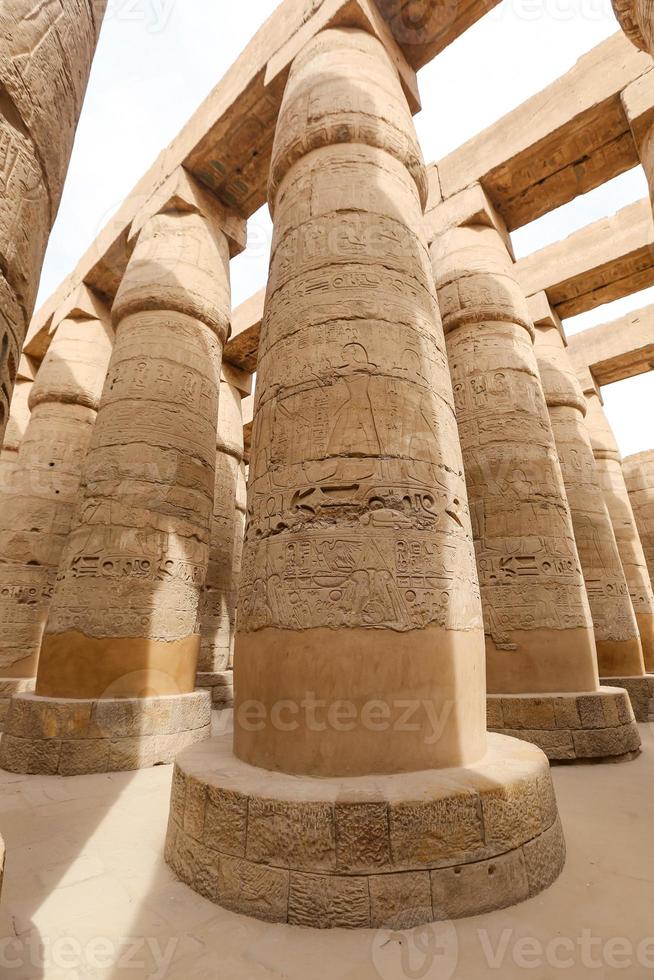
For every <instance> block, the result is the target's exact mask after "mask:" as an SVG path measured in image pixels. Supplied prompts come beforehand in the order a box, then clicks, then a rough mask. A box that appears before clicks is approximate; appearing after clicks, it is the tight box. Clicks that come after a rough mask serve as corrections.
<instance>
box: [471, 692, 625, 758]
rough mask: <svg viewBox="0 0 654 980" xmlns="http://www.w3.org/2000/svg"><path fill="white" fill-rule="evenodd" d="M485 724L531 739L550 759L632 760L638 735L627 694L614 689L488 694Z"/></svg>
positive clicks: (504, 733)
mask: <svg viewBox="0 0 654 980" xmlns="http://www.w3.org/2000/svg"><path fill="white" fill-rule="evenodd" d="M487 704H488V728H489V730H490V731H493V732H501V733H502V734H503V735H511V736H512V737H514V738H520V739H524V740H525V741H526V742H533V744H534V745H537V746H538V747H539V748H541V749H542V750H543V752H545V754H546V755H547V757H548V758H549V760H550V762H621V761H628V760H629V759H634V758H635V757H636V756H637V755H638V754H639V752H640V747H641V739H640V733H639V731H638V726H637V724H636V719H635V717H634V712H633V708H632V707H631V702H630V700H629V695H628V694H627V692H626V691H625V690H623V689H622V688H619V687H601V688H600V689H599V691H597V692H592V693H588V694H491V695H489V696H488V698H487Z"/></svg>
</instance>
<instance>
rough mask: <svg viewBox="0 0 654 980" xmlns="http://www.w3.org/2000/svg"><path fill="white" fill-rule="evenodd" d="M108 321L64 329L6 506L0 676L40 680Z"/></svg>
mask: <svg viewBox="0 0 654 980" xmlns="http://www.w3.org/2000/svg"><path fill="white" fill-rule="evenodd" d="M112 343H113V330H112V328H111V325H110V323H109V322H108V321H102V320H100V319H97V320H90V319H89V320H73V319H67V320H64V321H63V322H62V323H60V324H59V326H58V328H57V331H56V333H55V335H54V339H53V341H52V343H51V345H50V348H49V350H48V353H47V354H46V356H45V358H44V360H43V363H42V365H41V367H40V369H39V372H38V374H37V378H36V381H35V382H34V384H33V385H32V386H31V391H30V396H29V406H30V408H31V417H30V420H29V423H28V425H27V429H26V432H25V435H24V437H23V439H22V441H21V444H20V448H19V452H18V460H17V465H16V470H15V472H14V474H13V476H12V478H11V481H10V483H9V485H8V486H7V488H6V490H5V493H4V495H3V498H2V507H1V508H0V621H1V622H2V635H1V637H0V673H1V674H3V675H4V676H11V675H15V674H16V672H18V673H19V675H20V676H24V677H30V676H34V674H35V672H36V661H37V656H38V651H39V647H40V644H41V636H42V633H43V628H44V625H45V619H46V615H47V611H48V606H49V603H50V599H51V597H52V590H53V586H54V580H55V576H56V573H57V567H58V564H59V558H60V556H61V552H62V549H63V547H64V544H65V541H66V536H67V534H68V531H69V528H70V521H71V517H72V512H73V508H74V505H75V503H76V499H77V493H78V489H79V481H80V474H81V470H82V464H83V462H84V459H85V456H86V452H87V450H88V446H89V443H90V440H91V434H92V431H93V424H94V422H95V417H96V412H97V408H98V405H99V402H100V395H101V393H102V386H103V384H104V379H105V375H106V373H107V367H108V365H109V357H110V355H111V347H112Z"/></svg>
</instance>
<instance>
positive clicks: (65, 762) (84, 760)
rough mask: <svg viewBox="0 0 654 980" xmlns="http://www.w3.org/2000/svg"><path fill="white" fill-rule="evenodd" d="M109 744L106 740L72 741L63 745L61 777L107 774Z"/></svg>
mask: <svg viewBox="0 0 654 980" xmlns="http://www.w3.org/2000/svg"><path fill="white" fill-rule="evenodd" d="M108 765H109V742H107V740H106V739H104V738H87V739H72V740H71V741H63V742H62V743H61V755H60V757H59V769H58V773H59V775H60V776H83V775H86V774H87V773H92V772H107V768H108Z"/></svg>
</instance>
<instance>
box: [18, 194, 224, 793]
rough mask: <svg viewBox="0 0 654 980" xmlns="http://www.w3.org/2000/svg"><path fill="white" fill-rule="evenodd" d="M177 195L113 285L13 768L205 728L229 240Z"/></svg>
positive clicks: (86, 761) (197, 734) (74, 767)
mask: <svg viewBox="0 0 654 980" xmlns="http://www.w3.org/2000/svg"><path fill="white" fill-rule="evenodd" d="M179 207H180V204H179V201H178V199H177V197H175V198H174V200H173V201H172V203H171V204H170V205H169V206H168V207H164V208H163V210H162V212H161V213H157V214H154V215H153V216H151V217H148V218H147V220H145V223H144V224H143V227H142V228H141V229H140V231H138V232H137V235H136V246H135V249H134V252H133V254H132V257H131V259H130V261H129V264H128V267H127V271H126V273H125V276H124V278H123V280H122V283H121V286H120V288H119V290H118V294H117V296H116V300H115V303H114V307H113V317H114V323H115V325H116V339H115V344H114V350H113V354H112V357H111V363H110V366H109V372H108V375H107V380H106V384H105V388H104V393H103V396H102V402H101V406H100V411H99V413H98V418H97V422H96V426H95V430H94V433H93V439H92V442H91V447H90V450H89V453H88V455H87V457H86V461H85V464H84V467H83V473H82V482H81V489H80V500H79V507H78V513H77V520H76V522H75V523H74V526H73V528H72V530H71V533H70V535H69V537H68V541H67V545H66V548H65V550H64V553H63V556H62V560H61V564H60V568H59V575H58V579H57V585H56V588H55V593H54V596H53V599H52V603H51V607H50V615H49V618H48V622H47V627H46V632H45V636H44V640H43V644H42V648H41V656H40V662H39V670H38V676H37V685H36V696H32V695H20V696H18V697H15V698H13V700H12V703H11V706H10V709H9V715H8V718H7V724H6V732H7V734H6V735H5V737H4V739H3V742H2V752H1V755H0V762H1V764H2V765H3V766H4V767H5V768H7V769H10V770H12V771H21V772H25V771H27V772H31V771H40V772H44V771H46V772H58V773H60V774H62V775H67V774H70V773H72V772H84V771H106V770H109V771H111V770H116V769H134V768H139V767H142V766H148V765H154V764H157V763H161V762H169V761H171V760H172V758H174V756H175V754H176V753H177V751H179V749H180V748H182V747H183V746H185V745H187V744H189V743H191V742H194V741H196V740H198V739H199V738H204V737H205V736H206V735H207V734H208V731H209V725H210V695H209V693H208V692H206V691H204V692H196V693H194V687H195V673H196V666H197V660H198V654H199V649H200V635H199V627H198V614H199V601H200V594H201V589H202V586H203V584H204V579H205V576H206V572H207V566H208V560H209V534H210V522H211V513H212V508H213V493H214V473H215V458H216V426H217V419H218V386H219V380H220V363H221V358H222V346H223V343H224V340H225V338H226V336H227V333H228V330H229V320H230V290H229V258H230V243H229V240H228V238H227V236H226V234H225V231H224V229H223V224H222V223H221V222H220V221H219V220H218V216H216V215H214V214H213V213H212V212H211V210H207V212H206V213H205V212H203V211H195V210H190V211H181V210H179ZM169 208H173V210H170V209H169ZM53 718H54V719H55V721H53ZM46 722H47V724H46Z"/></svg>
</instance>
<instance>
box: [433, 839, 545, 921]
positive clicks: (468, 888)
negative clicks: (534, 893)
mask: <svg viewBox="0 0 654 980" xmlns="http://www.w3.org/2000/svg"><path fill="white" fill-rule="evenodd" d="M431 890H432V906H433V910H434V918H435V919H461V918H463V917H464V916H467V915H482V914H483V913H484V912H492V911H493V910H494V909H503V908H507V907H508V906H509V905H515V904H516V903H517V902H523V901H524V900H525V899H527V898H529V880H528V878H527V866H526V863H525V857H524V854H523V852H522V849H520V848H519V849H518V850H516V851H509V853H508V854H501V855H499V856H498V857H496V858H492V859H490V860H488V861H477V862H476V863H474V864H464V865H458V866H457V867H454V868H441V869H439V870H437V871H432V872H431Z"/></svg>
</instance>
